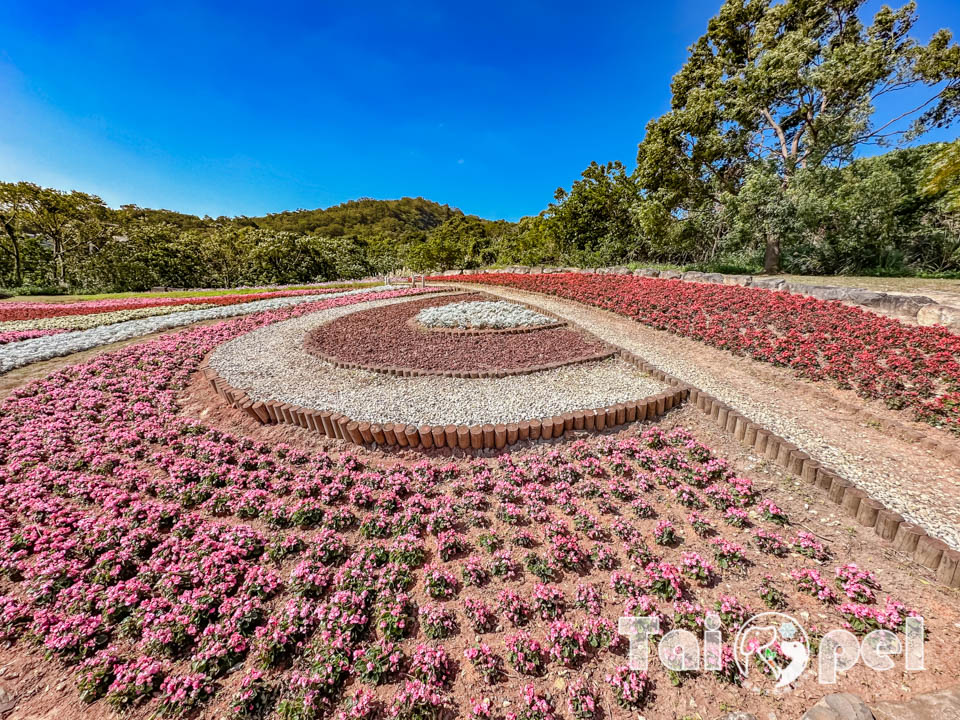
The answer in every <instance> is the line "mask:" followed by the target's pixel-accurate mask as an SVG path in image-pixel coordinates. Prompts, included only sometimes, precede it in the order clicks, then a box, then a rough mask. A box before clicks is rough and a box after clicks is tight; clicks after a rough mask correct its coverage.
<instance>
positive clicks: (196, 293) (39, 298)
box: [6, 282, 379, 303]
mask: <svg viewBox="0 0 960 720" xmlns="http://www.w3.org/2000/svg"><path fill="white" fill-rule="evenodd" d="M377 284H379V283H375V282H366V283H359V282H342V283H331V284H324V285H292V286H290V287H286V288H284V290H320V289H324V288H350V287H357V288H360V287H373V286H374V285H377ZM271 290H272V288H268V287H263V288H234V289H230V288H224V289H214V290H176V291H173V292H122V293H96V294H88V295H16V296H14V297H12V298H10V299H9V300H7V301H6V302H15V301H18V300H21V301H24V302H51V303H56V302H76V301H78V300H117V299H121V298H132V297H143V298H184V297H211V296H216V295H250V294H253V293H260V292H270V291H271Z"/></svg>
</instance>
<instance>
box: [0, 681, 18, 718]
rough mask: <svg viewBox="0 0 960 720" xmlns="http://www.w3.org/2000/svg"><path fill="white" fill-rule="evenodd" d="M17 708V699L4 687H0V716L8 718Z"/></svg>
mask: <svg viewBox="0 0 960 720" xmlns="http://www.w3.org/2000/svg"><path fill="white" fill-rule="evenodd" d="M16 707H17V699H16V698H15V697H14V696H13V695H12V694H11V693H10V692H9V691H8V690H7V689H6V688H4V687H0V716H6V715H8V714H9V713H11V712H13V710H14V709H15V708H16Z"/></svg>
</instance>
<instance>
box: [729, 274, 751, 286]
mask: <svg viewBox="0 0 960 720" xmlns="http://www.w3.org/2000/svg"><path fill="white" fill-rule="evenodd" d="M723 284H724V285H740V286H742V287H749V286H750V285H752V284H753V276H752V275H724V276H723Z"/></svg>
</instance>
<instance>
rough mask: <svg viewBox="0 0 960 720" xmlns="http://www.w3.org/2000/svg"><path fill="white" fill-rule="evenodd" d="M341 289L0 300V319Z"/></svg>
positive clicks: (214, 302) (218, 302)
mask: <svg viewBox="0 0 960 720" xmlns="http://www.w3.org/2000/svg"><path fill="white" fill-rule="evenodd" d="M332 292H343V288H329V289H322V290H279V291H274V292H260V293H246V294H241V293H233V294H230V295H201V296H197V297H178V298H157V297H132V298H120V299H117V300H84V301H80V302H70V303H42V302H15V303H3V304H0V321H7V320H37V319H39V318H48V317H64V316H66V315H92V314H93V313H105V312H114V311H117V310H136V309H138V308H147V307H169V306H171V305H236V304H238V303H245V302H253V301H254V300H268V299H271V298H281V297H296V296H299V295H322V294H324V293H332Z"/></svg>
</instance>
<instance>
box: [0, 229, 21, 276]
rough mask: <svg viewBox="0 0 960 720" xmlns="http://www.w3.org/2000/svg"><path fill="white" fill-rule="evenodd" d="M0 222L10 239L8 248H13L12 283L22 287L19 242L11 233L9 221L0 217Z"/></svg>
mask: <svg viewBox="0 0 960 720" xmlns="http://www.w3.org/2000/svg"><path fill="white" fill-rule="evenodd" d="M0 222H3V229H4V230H6V232H7V236H8V237H9V238H10V246H11V247H12V248H13V252H12V253H11V254H12V255H13V281H14V284H15V285H16V287H20V286H21V285H23V268H22V267H21V264H20V241H19V240H17V235H16V233H14V231H13V226H12V225H11V224H10V220H9V219H8V218H6V217H4V216H2V215H0Z"/></svg>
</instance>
